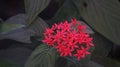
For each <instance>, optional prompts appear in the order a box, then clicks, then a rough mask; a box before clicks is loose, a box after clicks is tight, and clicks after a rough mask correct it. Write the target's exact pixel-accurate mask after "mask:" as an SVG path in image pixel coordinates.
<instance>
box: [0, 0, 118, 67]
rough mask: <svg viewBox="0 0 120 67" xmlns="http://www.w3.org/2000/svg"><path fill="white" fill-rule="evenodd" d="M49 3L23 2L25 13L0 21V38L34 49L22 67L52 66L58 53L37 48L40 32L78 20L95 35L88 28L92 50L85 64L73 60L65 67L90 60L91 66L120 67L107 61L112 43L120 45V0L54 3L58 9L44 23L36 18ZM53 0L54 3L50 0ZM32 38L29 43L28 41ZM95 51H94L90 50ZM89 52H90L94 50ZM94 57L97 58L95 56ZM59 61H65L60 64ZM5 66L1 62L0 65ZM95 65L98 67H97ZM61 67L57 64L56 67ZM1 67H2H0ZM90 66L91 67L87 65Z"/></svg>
mask: <svg viewBox="0 0 120 67" xmlns="http://www.w3.org/2000/svg"><path fill="white" fill-rule="evenodd" d="M51 1H52V0H24V2H25V13H24V14H18V15H15V16H12V17H11V18H9V19H7V20H6V21H0V22H1V23H0V39H13V40H16V41H19V42H23V43H31V42H32V44H35V46H33V47H37V48H36V49H35V50H34V51H33V53H32V54H31V56H30V57H29V59H28V61H27V62H26V64H25V67H55V63H56V60H58V57H57V54H56V52H55V50H54V49H53V48H48V47H47V46H45V44H43V45H41V46H38V45H40V44H41V43H42V42H41V41H40V40H41V39H42V38H43V37H42V36H43V32H44V31H45V29H46V28H47V27H50V26H48V24H47V23H46V22H45V21H48V23H54V22H60V21H65V20H70V19H73V18H77V19H78V20H80V21H81V19H82V20H85V21H83V23H85V24H87V25H88V27H89V26H90V27H91V28H92V29H94V30H95V31H96V32H98V33H96V32H95V33H94V31H93V30H92V29H89V28H87V29H89V30H88V31H89V33H90V32H93V33H91V34H92V36H93V38H94V44H95V50H94V52H93V54H92V55H91V56H87V58H86V59H83V60H84V61H80V62H78V61H77V60H76V58H67V59H66V63H65V64H66V65H65V67H74V66H76V67H80V66H82V67H87V66H88V65H89V63H90V62H91V59H90V58H92V61H93V65H91V66H94V67H96V66H95V65H94V64H95V63H94V62H97V63H98V64H96V65H99V64H100V65H101V66H102V65H103V66H105V67H113V66H114V67H120V62H117V61H116V60H112V59H110V58H108V57H107V56H108V54H109V52H110V50H111V48H112V43H115V44H118V45H120V31H119V26H120V23H119V22H120V8H119V7H120V4H119V0H57V1H56V2H57V3H58V5H59V7H60V8H59V9H58V10H57V12H56V13H55V14H54V17H51V18H52V19H50V20H44V19H42V18H41V17H39V16H38V15H39V14H40V13H41V12H42V11H44V9H45V8H47V7H48V6H49V3H50V2H51ZM53 1H54V0H53ZM46 13H47V12H46ZM30 38H31V41H30ZM93 49H94V48H93ZM93 49H91V50H90V51H93ZM97 55H98V56H99V57H97ZM61 62H64V60H63V61H61ZM2 64H4V62H3V63H2ZM6 65H7V64H6ZM100 65H99V66H97V67H100ZM58 66H60V65H58ZM1 67H3V66H1ZM88 67H90V66H88Z"/></svg>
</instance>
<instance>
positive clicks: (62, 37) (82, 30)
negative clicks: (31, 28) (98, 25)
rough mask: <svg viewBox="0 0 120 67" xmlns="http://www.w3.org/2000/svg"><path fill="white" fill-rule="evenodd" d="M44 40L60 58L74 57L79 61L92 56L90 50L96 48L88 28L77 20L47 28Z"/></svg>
mask: <svg viewBox="0 0 120 67" xmlns="http://www.w3.org/2000/svg"><path fill="white" fill-rule="evenodd" d="M44 37H45V39H44V40H43V42H44V43H46V44H47V45H48V46H51V47H54V48H55V49H56V50H57V52H59V53H60V56H64V57H66V56H74V57H77V58H78V60H80V59H81V58H85V56H86V54H90V52H88V50H89V49H90V48H91V47H92V46H94V44H93V43H92V40H93V38H92V37H90V35H89V34H88V33H87V32H86V26H85V25H82V24H81V23H80V22H78V21H77V20H76V19H72V20H71V22H68V21H65V22H60V23H59V24H54V25H53V26H52V28H46V31H45V33H44Z"/></svg>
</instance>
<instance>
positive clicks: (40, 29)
mask: <svg viewBox="0 0 120 67" xmlns="http://www.w3.org/2000/svg"><path fill="white" fill-rule="evenodd" d="M47 27H48V25H47V24H46V22H45V21H44V20H43V19H41V18H40V17H37V18H35V20H34V21H33V23H32V24H30V25H29V27H28V28H29V29H32V30H33V31H34V33H35V35H36V36H43V33H44V32H45V30H46V28H47Z"/></svg>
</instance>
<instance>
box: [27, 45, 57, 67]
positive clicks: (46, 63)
mask: <svg viewBox="0 0 120 67" xmlns="http://www.w3.org/2000/svg"><path fill="white" fill-rule="evenodd" d="M55 60H56V52H55V50H54V49H53V48H51V47H48V46H46V45H45V44H43V45H41V46H38V48H36V49H35V51H34V52H33V53H32V54H31V56H30V57H29V59H28V61H27V63H26V64H25V67H54V66H55Z"/></svg>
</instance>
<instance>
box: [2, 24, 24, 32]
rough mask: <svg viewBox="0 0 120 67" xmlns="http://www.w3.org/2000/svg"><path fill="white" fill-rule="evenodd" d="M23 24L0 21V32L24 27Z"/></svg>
mask: <svg viewBox="0 0 120 67" xmlns="http://www.w3.org/2000/svg"><path fill="white" fill-rule="evenodd" d="M24 26H25V25H23V24H15V23H4V22H3V23H0V34H5V33H9V32H11V31H13V30H17V29H20V28H22V27H24Z"/></svg>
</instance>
